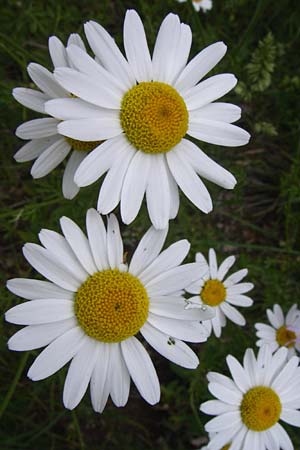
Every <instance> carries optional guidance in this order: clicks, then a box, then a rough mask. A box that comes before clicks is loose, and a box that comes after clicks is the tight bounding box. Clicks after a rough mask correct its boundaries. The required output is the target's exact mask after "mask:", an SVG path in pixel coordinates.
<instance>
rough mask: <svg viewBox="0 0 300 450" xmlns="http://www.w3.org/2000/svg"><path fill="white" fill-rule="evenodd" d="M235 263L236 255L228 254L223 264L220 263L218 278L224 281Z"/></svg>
mask: <svg viewBox="0 0 300 450" xmlns="http://www.w3.org/2000/svg"><path fill="white" fill-rule="evenodd" d="M234 263H235V256H228V257H227V258H226V259H224V261H223V262H222V264H220V267H219V270H218V280H220V281H222V280H223V279H224V277H225V275H226V274H227V272H228V270H229V269H230V268H231V267H232V266H233V264H234Z"/></svg>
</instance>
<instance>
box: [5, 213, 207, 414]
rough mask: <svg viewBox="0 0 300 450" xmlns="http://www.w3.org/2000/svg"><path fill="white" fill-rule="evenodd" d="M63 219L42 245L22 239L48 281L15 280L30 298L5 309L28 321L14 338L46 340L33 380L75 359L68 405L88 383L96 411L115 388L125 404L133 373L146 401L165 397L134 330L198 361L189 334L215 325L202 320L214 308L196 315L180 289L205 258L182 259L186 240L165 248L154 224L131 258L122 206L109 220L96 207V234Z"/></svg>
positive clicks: (34, 343) (89, 220) (190, 364)
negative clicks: (121, 220)
mask: <svg viewBox="0 0 300 450" xmlns="http://www.w3.org/2000/svg"><path fill="white" fill-rule="evenodd" d="M60 224H61V228H62V231H63V235H61V234H59V233H56V232H55V231H51V230H46V229H43V230H42V231H41V232H40V234H39V239H40V241H41V244H42V245H37V244H31V243H30V244H26V245H25V246H24V248H23V253H24V256H25V258H26V259H27V261H28V262H29V263H30V264H31V265H32V266H33V267H34V268H35V269H36V270H37V271H38V272H39V273H40V274H41V275H43V276H44V277H45V278H47V279H48V280H49V281H40V280H30V279H22V278H17V279H12V280H10V281H8V284H7V287H8V289H10V291H12V292H13V293H15V294H17V295H19V296H21V297H23V298H25V299H28V300H30V301H28V302H25V303H22V304H20V305H17V306H15V307H13V308H11V309H10V310H9V311H7V313H6V316H5V317H6V320H7V321H8V322H12V323H15V324H18V325H27V326H26V327H25V328H23V329H21V330H20V331H18V332H17V333H16V334H15V335H13V336H12V337H11V338H10V340H9V342H8V346H9V348H10V349H11V350H17V351H23V350H32V349H36V348H40V347H45V346H46V349H45V350H43V351H42V353H41V354H40V355H39V356H38V357H37V358H36V360H35V361H34V363H33V365H32V366H31V368H30V369H29V372H28V376H29V378H31V379H32V380H34V381H35V380H41V379H44V378H47V377H48V376H50V375H52V374H53V373H55V372H56V371H57V370H59V369H60V368H61V367H63V366H64V365H65V364H66V363H68V362H69V361H71V360H72V362H71V364H70V367H69V370H68V374H67V377H66V381H65V386H64V393H63V401H64V404H65V406H66V407H67V408H69V409H73V408H75V407H76V406H77V404H78V403H79V402H80V400H81V399H82V397H83V395H84V393H85V391H86V389H87V387H88V384H89V383H90V389H91V399H92V404H93V407H94V410H95V411H99V412H101V411H103V409H104V407H105V404H106V402H107V398H108V396H109V395H110V396H111V398H112V400H113V402H114V403H115V404H116V405H117V406H123V405H125V404H126V402H127V399H128V395H129V388H130V377H131V378H132V379H133V381H134V383H135V385H136V387H137V389H138V390H139V392H140V394H141V395H142V397H143V398H144V399H145V400H146V401H147V402H149V403H150V404H154V403H157V402H158V401H159V398H160V385H159V381H158V377H157V374H156V371H155V368H154V366H153V363H152V361H151V359H150V357H149V355H148V353H147V351H146V350H145V348H144V347H143V345H142V344H141V342H140V341H139V340H138V339H137V337H136V335H137V333H140V334H141V335H142V336H143V338H144V339H145V340H146V341H147V342H148V343H149V344H150V345H151V346H152V347H153V348H154V349H155V350H157V351H158V352H159V353H161V354H162V355H163V356H165V357H166V358H168V359H169V360H170V361H173V362H175V363H176V364H179V365H181V366H183V367H186V368H195V367H197V365H198V363H199V361H198V358H197V356H196V355H195V354H194V352H193V351H192V350H191V349H190V348H189V347H188V346H187V345H186V344H185V343H184V342H182V341H181V340H186V341H188V342H203V341H205V340H206V338H207V333H206V331H205V329H204V328H203V326H202V325H201V324H200V323H198V322H197V320H203V319H205V318H207V317H211V315H212V312H211V311H209V310H207V311H199V314H198V317H196V316H194V315H193V314H192V313H193V312H192V311H186V310H185V309H184V304H185V302H184V298H183V297H182V292H183V289H184V288H185V287H186V286H187V284H189V283H190V282H191V281H193V280H194V279H195V278H196V277H197V273H198V271H201V270H203V271H205V270H206V268H205V267H204V266H203V264H201V263H192V264H184V265H181V263H182V261H183V259H184V258H185V257H186V255H187V253H188V251H189V247H190V245H189V243H188V241H186V240H181V241H178V242H176V243H175V244H173V245H171V246H170V247H168V248H167V249H166V250H164V251H163V252H161V253H160V251H161V249H162V246H163V244H164V241H165V238H166V235H167V230H161V231H158V230H155V229H154V228H153V227H151V228H150V229H149V230H148V232H147V233H146V234H145V235H144V237H143V238H142V239H141V241H140V243H139V245H138V247H137V249H136V250H135V252H134V254H133V256H132V259H131V262H130V264H129V266H128V265H127V264H125V263H124V261H123V242H122V239H121V235H120V230H119V225H118V221H117V219H116V217H115V216H114V215H111V216H110V217H109V218H108V221H107V229H105V226H104V223H103V220H102V218H101V216H100V215H99V214H98V213H97V212H96V210H93V209H90V210H89V211H88V212H87V216H86V228H87V235H88V237H86V236H85V234H84V233H83V232H82V231H81V229H80V228H79V227H78V226H77V225H76V224H75V223H74V222H73V221H72V220H70V219H68V218H67V217H62V218H61V220H60Z"/></svg>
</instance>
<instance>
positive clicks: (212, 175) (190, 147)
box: [181, 139, 236, 189]
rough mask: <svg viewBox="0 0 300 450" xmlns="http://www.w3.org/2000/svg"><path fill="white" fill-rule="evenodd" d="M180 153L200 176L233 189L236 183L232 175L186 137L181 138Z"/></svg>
mask: <svg viewBox="0 0 300 450" xmlns="http://www.w3.org/2000/svg"><path fill="white" fill-rule="evenodd" d="M181 153H182V155H184V157H185V158H186V159H187V161H188V162H189V163H190V165H191V166H192V167H193V169H194V170H195V172H196V173H197V174H198V175H200V176H201V177H204V178H206V179H207V180H209V181H212V182H213V183H215V184H217V185H218V186H221V187H223V188H225V189H233V188H234V186H235V185H236V179H235V178H234V176H233V175H232V174H231V173H230V172H228V170H226V169H224V168H223V167H222V166H220V165H219V164H217V163H216V162H215V161H213V160H212V159H211V158H209V157H208V156H207V155H206V154H205V153H204V152H203V151H202V150H200V148H199V147H197V146H196V145H195V144H194V143H193V142H191V141H188V140H187V139H183V140H182V146H181Z"/></svg>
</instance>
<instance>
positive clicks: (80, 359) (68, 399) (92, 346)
mask: <svg viewBox="0 0 300 450" xmlns="http://www.w3.org/2000/svg"><path fill="white" fill-rule="evenodd" d="M98 355H99V347H98V342H97V341H96V340H95V339H90V338H89V337H88V336H86V337H85V339H84V343H83V345H82V346H81V348H80V349H79V351H78V352H77V353H76V355H75V356H74V358H73V360H72V362H71V364H70V367H69V370H68V373H67V376H66V380H65V385H64V392H63V402H64V406H65V408H68V409H74V408H75V407H76V406H77V405H78V403H79V402H80V401H81V399H82V397H83V396H84V394H85V392H86V390H87V387H88V384H89V382H90V379H91V376H92V372H93V369H94V367H95V364H96V359H97V357H98Z"/></svg>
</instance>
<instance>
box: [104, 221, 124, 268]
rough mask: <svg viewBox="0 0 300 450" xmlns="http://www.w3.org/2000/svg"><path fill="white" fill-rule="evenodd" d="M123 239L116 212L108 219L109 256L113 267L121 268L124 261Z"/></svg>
mask: <svg viewBox="0 0 300 450" xmlns="http://www.w3.org/2000/svg"><path fill="white" fill-rule="evenodd" d="M123 252H124V249H123V240H122V237H121V233H120V227H119V222H118V220H117V218H116V216H115V215H114V214H110V216H109V217H108V219H107V256H108V262H109V265H110V268H111V269H116V268H119V267H120V265H121V264H122V262H123Z"/></svg>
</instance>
